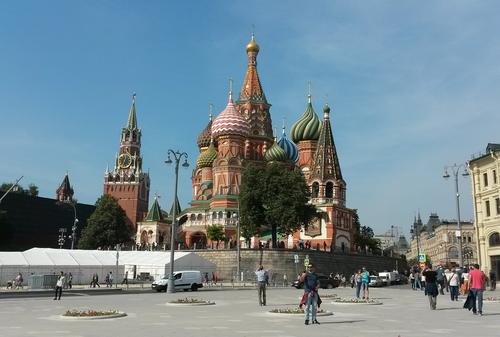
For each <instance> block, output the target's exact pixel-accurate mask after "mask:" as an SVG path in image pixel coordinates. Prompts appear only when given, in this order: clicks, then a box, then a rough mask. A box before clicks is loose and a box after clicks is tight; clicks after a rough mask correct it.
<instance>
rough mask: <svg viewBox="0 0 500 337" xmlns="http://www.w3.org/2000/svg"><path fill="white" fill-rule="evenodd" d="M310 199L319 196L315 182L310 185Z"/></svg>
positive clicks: (317, 185) (317, 184)
mask: <svg viewBox="0 0 500 337" xmlns="http://www.w3.org/2000/svg"><path fill="white" fill-rule="evenodd" d="M311 192H312V197H313V198H317V197H318V194H319V183H317V182H314V183H313V184H312V191H311Z"/></svg>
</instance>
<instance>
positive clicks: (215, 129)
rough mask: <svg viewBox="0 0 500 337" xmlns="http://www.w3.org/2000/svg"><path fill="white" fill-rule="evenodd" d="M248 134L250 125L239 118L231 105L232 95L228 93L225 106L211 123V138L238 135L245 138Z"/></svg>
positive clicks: (241, 117) (242, 118)
mask: <svg viewBox="0 0 500 337" xmlns="http://www.w3.org/2000/svg"><path fill="white" fill-rule="evenodd" d="M249 134H250V125H249V124H248V122H247V121H246V119H245V118H244V117H243V116H241V115H240V114H239V113H238V112H237V111H236V109H235V108H234V104H233V95H232V93H231V92H229V101H228V102H227V106H226V108H225V109H224V111H222V112H221V113H220V114H219V116H217V118H215V120H214V121H213V123H212V137H213V138H214V139H216V138H218V137H220V136H225V135H240V136H243V137H247V136H248V135H249Z"/></svg>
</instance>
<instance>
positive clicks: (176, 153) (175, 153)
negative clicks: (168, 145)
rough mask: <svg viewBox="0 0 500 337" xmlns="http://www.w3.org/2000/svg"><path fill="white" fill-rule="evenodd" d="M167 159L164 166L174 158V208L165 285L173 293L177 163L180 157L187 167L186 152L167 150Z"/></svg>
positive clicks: (177, 180)
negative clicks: (168, 274)
mask: <svg viewBox="0 0 500 337" xmlns="http://www.w3.org/2000/svg"><path fill="white" fill-rule="evenodd" d="M167 153H168V158H167V160H165V164H172V159H171V158H170V155H172V156H174V160H175V188H174V207H172V225H171V227H172V231H171V237H170V277H169V278H168V285H167V292H168V293H171V294H172V293H174V292H175V283H174V278H173V277H174V246H175V229H176V228H175V227H176V223H177V219H176V217H177V214H176V211H177V208H176V207H175V206H176V204H175V203H176V201H177V184H178V182H179V162H180V161H181V159H182V157H185V158H184V163H183V164H182V166H183V167H189V164H188V162H187V158H188V155H187V153H186V152H182V153H180V152H179V151H173V150H170V149H169V150H168V152H167Z"/></svg>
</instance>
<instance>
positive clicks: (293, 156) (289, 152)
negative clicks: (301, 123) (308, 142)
mask: <svg viewBox="0 0 500 337" xmlns="http://www.w3.org/2000/svg"><path fill="white" fill-rule="evenodd" d="M278 145H279V146H280V147H281V148H282V149H283V150H284V151H285V153H286V156H287V157H288V160H291V161H292V162H294V163H295V162H296V161H297V159H299V150H298V149H297V145H295V144H294V143H293V142H292V141H290V140H289V139H288V137H287V136H286V133H285V126H283V133H282V135H281V138H280V140H278Z"/></svg>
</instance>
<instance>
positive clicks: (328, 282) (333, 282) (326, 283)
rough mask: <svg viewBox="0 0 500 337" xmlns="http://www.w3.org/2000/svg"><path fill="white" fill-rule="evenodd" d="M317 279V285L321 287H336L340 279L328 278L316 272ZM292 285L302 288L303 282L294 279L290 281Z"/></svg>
mask: <svg viewBox="0 0 500 337" xmlns="http://www.w3.org/2000/svg"><path fill="white" fill-rule="evenodd" d="M318 280H319V287H320V288H322V289H332V288H337V287H338V286H339V285H340V280H338V279H335V278H329V277H328V276H326V275H322V274H318ZM292 287H295V288H297V289H302V288H304V283H303V282H300V281H299V280H295V281H293V283H292Z"/></svg>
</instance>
